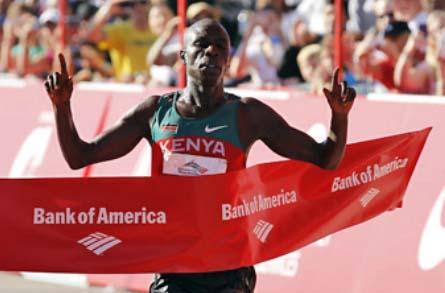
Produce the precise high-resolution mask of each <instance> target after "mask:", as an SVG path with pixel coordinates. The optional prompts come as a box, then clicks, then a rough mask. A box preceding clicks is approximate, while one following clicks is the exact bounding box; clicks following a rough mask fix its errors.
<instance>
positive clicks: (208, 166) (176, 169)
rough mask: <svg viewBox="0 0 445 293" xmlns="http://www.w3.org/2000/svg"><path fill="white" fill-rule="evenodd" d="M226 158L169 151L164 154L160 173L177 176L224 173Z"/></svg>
mask: <svg viewBox="0 0 445 293" xmlns="http://www.w3.org/2000/svg"><path fill="white" fill-rule="evenodd" d="M226 170H227V160H226V159H220V158H211V157H204V156H195V155H189V154H178V153H170V154H169V155H168V156H164V163H163V166H162V173H163V174H168V175H179V176H202V175H214V174H224V173H226Z"/></svg>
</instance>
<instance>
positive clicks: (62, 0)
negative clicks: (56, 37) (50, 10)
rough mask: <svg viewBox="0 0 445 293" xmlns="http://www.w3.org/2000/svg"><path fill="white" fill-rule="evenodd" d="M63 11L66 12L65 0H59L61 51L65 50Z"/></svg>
mask: <svg viewBox="0 0 445 293" xmlns="http://www.w3.org/2000/svg"><path fill="white" fill-rule="evenodd" d="M65 12H66V0H59V29H60V48H61V50H62V52H64V51H65V46H66V42H65V35H66V27H65Z"/></svg>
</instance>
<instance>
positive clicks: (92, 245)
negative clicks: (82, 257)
mask: <svg viewBox="0 0 445 293" xmlns="http://www.w3.org/2000/svg"><path fill="white" fill-rule="evenodd" d="M121 242H122V241H121V240H120V239H117V238H116V237H113V236H110V235H107V234H104V233H100V232H96V233H92V234H90V235H88V236H87V237H85V238H82V239H80V240H79V241H77V243H79V244H82V245H83V246H85V247H86V248H87V249H88V250H90V251H92V252H94V253H95V254H96V255H101V254H102V253H104V252H105V251H107V250H108V249H110V248H112V247H114V246H116V245H118V244H119V243H121Z"/></svg>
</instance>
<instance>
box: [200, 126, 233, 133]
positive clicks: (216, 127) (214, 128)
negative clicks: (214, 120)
mask: <svg viewBox="0 0 445 293" xmlns="http://www.w3.org/2000/svg"><path fill="white" fill-rule="evenodd" d="M227 127H229V126H228V125H220V126H215V127H209V126H208V125H206V127H205V129H204V131H205V132H206V133H212V132H215V131H218V130H221V129H224V128H227Z"/></svg>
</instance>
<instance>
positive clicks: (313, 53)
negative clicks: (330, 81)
mask: <svg viewBox="0 0 445 293" xmlns="http://www.w3.org/2000/svg"><path fill="white" fill-rule="evenodd" d="M321 49H322V47H321V45H320V44H311V45H308V46H306V47H304V48H302V49H301V51H300V52H299V53H298V56H297V63H298V66H299V67H300V68H301V75H302V77H303V78H304V80H306V81H307V82H310V85H311V88H310V89H311V92H314V93H315V92H317V91H319V89H317V88H318V87H319V86H318V83H312V82H311V81H313V80H315V78H316V74H315V72H316V70H317V68H318V67H319V65H320V60H321V59H320V58H321V57H320V56H321Z"/></svg>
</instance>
